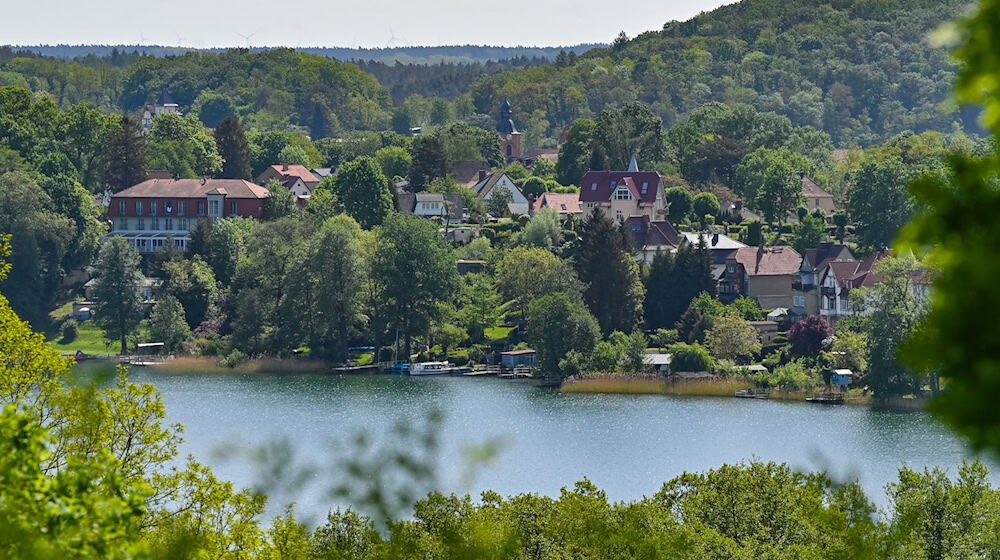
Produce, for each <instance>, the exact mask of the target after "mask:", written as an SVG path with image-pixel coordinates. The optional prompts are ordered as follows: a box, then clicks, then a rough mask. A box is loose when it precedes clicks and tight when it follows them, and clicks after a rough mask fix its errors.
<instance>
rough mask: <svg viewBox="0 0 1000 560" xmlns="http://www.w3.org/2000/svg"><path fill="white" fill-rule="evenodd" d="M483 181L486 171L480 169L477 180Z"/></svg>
mask: <svg viewBox="0 0 1000 560" xmlns="http://www.w3.org/2000/svg"><path fill="white" fill-rule="evenodd" d="M484 179H486V170H485V169H480V170H479V180H480V181H482V180H484Z"/></svg>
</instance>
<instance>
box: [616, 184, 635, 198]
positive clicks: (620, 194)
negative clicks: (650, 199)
mask: <svg viewBox="0 0 1000 560" xmlns="http://www.w3.org/2000/svg"><path fill="white" fill-rule="evenodd" d="M615 200H632V192H631V191H630V190H628V189H627V188H625V187H619V188H618V189H617V190H616V191H615Z"/></svg>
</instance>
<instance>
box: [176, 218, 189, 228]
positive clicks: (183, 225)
mask: <svg viewBox="0 0 1000 560" xmlns="http://www.w3.org/2000/svg"><path fill="white" fill-rule="evenodd" d="M187 228H188V221H187V218H181V219H179V220H177V229H179V230H181V231H187Z"/></svg>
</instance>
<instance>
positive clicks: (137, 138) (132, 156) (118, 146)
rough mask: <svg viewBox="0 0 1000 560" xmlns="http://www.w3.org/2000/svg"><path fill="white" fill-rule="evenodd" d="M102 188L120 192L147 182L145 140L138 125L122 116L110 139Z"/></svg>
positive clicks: (104, 163)
mask: <svg viewBox="0 0 1000 560" xmlns="http://www.w3.org/2000/svg"><path fill="white" fill-rule="evenodd" d="M103 159H104V161H103V167H102V168H103V170H104V179H103V180H104V183H103V186H104V187H106V188H109V189H111V192H118V191H120V190H123V189H127V188H128V187H131V186H133V185H138V184H139V183H141V182H143V181H145V180H146V136H145V135H144V134H143V131H142V127H141V126H140V125H139V122H138V121H137V120H135V119H133V118H132V117H129V116H127V115H126V116H123V117H122V118H121V121H120V122H119V124H118V126H116V127H114V128H112V130H111V132H110V134H109V135H108V144H107V146H106V148H105V150H104V156H103Z"/></svg>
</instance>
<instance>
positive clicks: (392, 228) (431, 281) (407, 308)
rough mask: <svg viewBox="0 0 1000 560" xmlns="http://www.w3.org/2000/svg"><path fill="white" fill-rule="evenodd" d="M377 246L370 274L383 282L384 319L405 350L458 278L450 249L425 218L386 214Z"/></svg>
mask: <svg viewBox="0 0 1000 560" xmlns="http://www.w3.org/2000/svg"><path fill="white" fill-rule="evenodd" d="M379 243H380V249H379V251H378V252H377V253H376V255H375V262H374V264H373V274H374V276H375V277H376V278H377V279H378V281H379V282H380V283H381V284H382V286H383V290H382V292H381V297H382V304H381V306H380V308H379V310H378V311H379V313H381V314H382V315H383V317H384V319H385V322H386V323H387V324H389V325H391V326H392V327H393V330H394V331H395V332H398V333H399V336H400V337H402V339H403V341H404V343H405V348H406V354H405V355H406V356H409V355H410V353H411V352H410V350H411V349H412V341H413V337H414V336H420V335H423V334H426V333H427V331H428V329H429V328H430V322H431V320H432V319H433V318H434V317H435V316H436V314H437V312H438V308H437V304H438V302H440V301H444V300H445V299H447V298H448V297H449V296H450V295H451V294H452V293H453V291H454V289H455V287H456V285H457V282H458V271H457V270H456V269H455V260H454V258H453V257H452V255H451V251H450V250H449V249H448V248H447V247H446V246H445V243H444V240H443V239H442V238H441V236H440V235H439V234H438V232H437V226H435V225H434V223H433V222H431V221H429V220H425V219H423V218H420V217H417V216H412V215H404V214H390V215H389V217H388V218H386V220H385V223H384V224H383V225H382V228H381V230H379Z"/></svg>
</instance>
